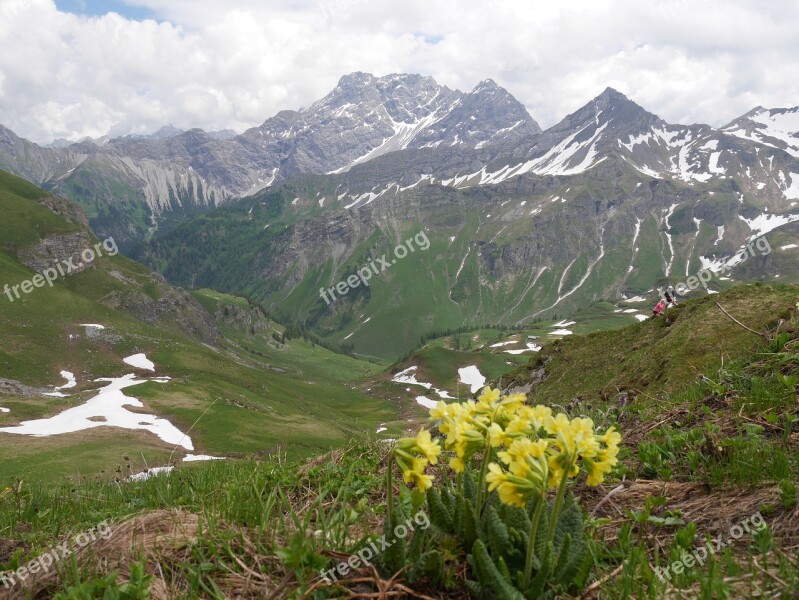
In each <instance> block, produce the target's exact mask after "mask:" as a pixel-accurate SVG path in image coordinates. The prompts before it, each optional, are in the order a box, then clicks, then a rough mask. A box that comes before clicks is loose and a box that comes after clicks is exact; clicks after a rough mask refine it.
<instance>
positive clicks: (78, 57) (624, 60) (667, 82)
mask: <svg viewBox="0 0 799 600" xmlns="http://www.w3.org/2000/svg"><path fill="white" fill-rule="evenodd" d="M126 4H128V5H130V6H135V7H139V8H142V7H143V8H146V9H148V10H149V11H150V12H151V13H152V14H154V15H155V16H156V19H154V20H144V21H138V20H134V19H130V18H126V17H124V16H122V15H120V14H116V13H108V14H105V15H100V16H85V15H76V14H71V13H68V12H64V11H61V10H59V9H58V8H57V6H56V3H54V2H53V1H52V0H0V48H2V49H3V51H2V52H0V123H2V124H3V125H5V126H7V127H10V128H11V129H13V130H14V131H16V132H17V133H19V134H20V135H22V136H24V137H27V138H29V139H33V140H34V141H37V142H49V141H51V140H52V139H54V138H61V137H64V138H69V139H78V138H80V137H83V136H87V135H88V136H92V137H97V136H101V135H104V134H106V133H109V132H110V133H112V134H115V135H121V134H127V133H150V132H152V131H155V130H156V129H158V128H159V127H160V126H162V125H165V124H167V123H172V124H174V125H175V126H177V127H180V128H183V129H188V128H191V127H202V128H204V129H207V130H215V129H225V128H232V129H235V130H237V131H242V130H243V129H245V128H247V127H251V126H254V125H258V124H260V123H261V122H263V121H264V120H265V119H266V118H268V117H270V116H272V115H274V114H275V113H276V112H277V111H279V110H283V109H296V108H299V107H302V106H308V105H309V104H311V103H312V102H314V101H315V100H317V99H318V98H320V97H321V96H323V95H324V94H326V93H327V92H328V91H329V90H330V89H332V87H333V86H334V85H335V84H336V81H337V80H338V79H339V77H340V76H341V75H343V74H346V73H350V72H352V71H367V72H372V73H375V74H377V75H384V74H388V73H392V72H415V73H422V74H425V75H432V76H433V77H435V78H436V79H437V80H438V81H439V82H440V83H442V84H445V85H448V86H449V87H451V88H459V89H464V90H466V89H471V88H472V87H474V85H476V84H477V83H478V82H479V81H480V80H482V79H485V78H489V77H490V78H492V79H495V80H496V81H497V82H498V83H499V84H501V85H503V86H505V87H506V88H507V89H508V90H509V91H510V92H511V93H512V94H514V95H515V96H516V97H517V98H518V99H519V100H520V101H522V102H523V103H524V104H525V106H526V107H527V109H528V110H529V112H530V113H531V115H532V116H533V117H534V118H535V119H536V120H538V121H539V122H540V123H541V124H542V126H544V127H546V126H549V125H553V124H554V123H555V122H557V121H558V120H559V119H561V118H562V117H563V116H564V115H565V114H567V113H569V112H571V111H573V110H575V109H577V108H578V107H579V106H581V105H582V104H584V103H585V102H587V101H588V100H590V98H592V97H593V96H595V95H597V94H598V93H599V92H601V91H602V90H603V89H604V88H605V87H606V86H608V85H610V86H613V87H616V88H617V89H619V90H620V91H621V92H623V93H625V94H627V95H628V96H629V97H631V98H632V99H633V100H635V101H636V102H638V103H639V104H641V105H642V106H644V107H645V108H647V109H648V110H650V111H652V112H655V113H657V114H658V115H660V116H661V117H663V118H665V119H667V120H669V121H672V122H682V123H690V122H704V123H709V124H712V125H721V124H724V123H726V122H728V121H730V120H732V119H733V118H735V117H737V116H739V115H740V114H742V113H744V112H746V111H748V110H749V109H751V108H752V107H754V106H756V105H758V104H761V105H764V106H771V107H774V106H795V105H797V104H799V78H796V77H793V76H791V73H796V72H799V36H797V35H796V33H795V32H796V31H797V29H798V27H797V26H798V25H799V4H798V3H792V2H788V3H782V2H780V3H758V2H755V1H754V0H724V1H722V0H707V1H705V2H701V3H700V2H693V1H688V0H672V1H663V2H640V1H639V0H608V1H605V2H589V1H586V0H561V1H557V2H552V1H541V2H529V0H504V1H503V2H484V1H482V0H405V1H404V2H403V3H399V4H398V3H396V2H392V1H389V0H369V1H366V0H293V1H291V0H274V1H270V2H268V3H267V2H262V1H260V0H258V1H256V0H239V1H237V2H235V3H229V2H222V1H211V0H126ZM122 12H124V11H122Z"/></svg>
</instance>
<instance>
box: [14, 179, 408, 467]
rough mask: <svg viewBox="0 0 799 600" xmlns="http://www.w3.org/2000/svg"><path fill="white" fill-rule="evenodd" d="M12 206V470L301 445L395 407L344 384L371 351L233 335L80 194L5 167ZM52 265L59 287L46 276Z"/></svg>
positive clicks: (342, 433) (366, 427) (365, 370)
mask: <svg viewBox="0 0 799 600" xmlns="http://www.w3.org/2000/svg"><path fill="white" fill-rule="evenodd" d="M0 212H2V214H3V226H2V227H0V282H2V283H0V285H7V286H8V287H5V288H3V289H2V295H0V407H2V408H3V410H0V454H2V456H3V457H4V458H3V461H2V464H1V465H0V476H11V475H16V476H23V477H25V478H26V479H30V478H33V479H48V480H60V479H63V478H64V477H80V476H86V475H88V476H94V475H97V474H99V473H100V471H101V470H107V471H108V472H111V471H112V470H113V469H114V468H115V467H116V466H117V465H122V464H123V463H122V460H121V459H122V457H123V455H124V456H127V457H128V459H129V460H127V461H126V464H125V466H124V467H122V466H120V470H119V471H117V473H118V474H119V477H122V478H124V477H125V476H126V475H129V474H130V473H131V472H135V471H138V470H142V469H145V468H146V467H147V465H150V466H154V465H159V466H161V465H166V464H167V463H168V461H170V460H175V461H180V460H182V459H183V457H184V456H186V455H187V454H197V455H199V454H206V453H207V454H213V455H217V456H239V455H245V454H253V453H258V452H273V451H276V449H277V448H278V447H279V446H281V445H282V446H283V451H284V452H285V451H286V450H288V451H289V453H291V454H304V453H308V452H312V451H314V450H318V449H324V448H329V447H330V446H332V445H334V444H336V443H341V442H343V441H344V440H346V439H347V438H348V437H349V436H351V435H353V434H359V435H360V434H363V433H364V432H370V433H371V432H374V431H375V429H376V427H377V425H378V424H379V423H381V422H385V421H390V420H391V419H392V418H393V415H394V411H393V410H392V409H391V407H390V405H389V404H388V403H385V402H382V401H375V400H371V399H370V398H368V397H366V396H364V395H363V394H361V393H359V392H357V391H353V390H352V389H351V388H350V386H349V385H347V384H346V383H344V382H343V381H344V379H345V377H342V376H341V373H348V374H349V375H350V376H351V377H352V378H358V377H359V376H361V375H363V374H369V373H372V372H373V371H374V366H373V365H368V364H365V363H364V364H362V363H360V362H358V361H355V360H354V359H352V358H349V357H344V356H341V355H338V354H334V353H332V352H330V351H328V350H325V349H324V348H320V347H318V346H312V344H311V343H306V342H303V341H301V340H284V343H281V344H280V345H279V348H277V347H275V345H274V344H275V340H274V339H273V336H272V334H273V333H274V332H275V331H274V330H273V329H266V328H261V327H260V326H259V328H255V327H253V328H252V329H248V330H247V331H243V332H241V333H240V334H237V337H236V339H235V340H229V339H227V338H225V337H223V336H222V335H221V334H220V332H219V329H218V327H217V322H216V320H215V319H214V318H213V317H212V315H211V314H209V312H208V311H206V309H205V308H203V306H202V305H201V304H200V303H199V302H198V301H197V300H196V299H195V298H194V297H192V296H190V295H189V294H188V293H186V292H184V291H182V290H178V289H176V288H173V287H171V286H170V285H168V284H167V283H166V282H165V281H164V280H163V278H162V277H161V276H159V275H157V274H154V273H152V272H151V271H150V270H149V269H147V268H146V267H144V266H142V265H140V264H137V263H135V262H133V261H131V260H129V259H127V258H125V257H123V256H122V255H120V254H117V253H116V252H115V251H114V244H113V240H107V239H106V240H103V241H102V242H101V241H99V240H97V238H95V237H94V235H93V234H92V233H91V232H90V231H89V230H88V229H87V228H86V225H85V216H84V215H83V214H82V212H81V211H80V210H79V209H78V208H76V207H75V206H73V205H71V204H70V203H69V202H67V201H65V200H63V199H61V198H58V197H55V196H50V195H49V194H47V193H46V192H44V191H43V190H41V189H38V188H36V187H35V186H33V185H31V184H29V183H28V182H25V181H23V180H20V179H18V178H16V177H14V176H12V175H9V174H8V173H5V172H0ZM89 251H92V252H94V253H96V254H97V255H96V256H95V257H94V258H93V260H91V261H89V260H88V258H87V257H88V256H89V254H88V252H89ZM84 261H86V262H84ZM68 264H71V265H73V266H74V267H75V268H72V267H68V266H67V265H68ZM56 265H61V266H62V267H63V274H61V273H60V272H58V269H57V268H56ZM50 268H52V269H53V271H52V272H50V275H51V276H52V277H51V278H50V280H51V281H52V282H53V285H52V286H49V285H48V284H47V282H46V281H44V280H43V277H40V276H39V275H37V274H36V273H37V272H42V273H45V274H46V273H47V271H46V270H47V269H50ZM219 322H220V324H221V325H222V326H223V327H224V328H225V330H226V331H227V330H228V327H229V326H228V324H227V321H226V320H225V318H224V316H223V315H221V316H220V319H219ZM263 322H264V323H267V324H268V326H269V327H270V328H275V327H278V326H277V325H275V324H273V323H270V322H269V321H268V320H266V319H263ZM281 329H282V328H281ZM281 333H282V332H281ZM270 340H271V342H272V345H270V343H269V342H270ZM248 348H249V349H252V348H258V349H259V350H258V352H257V353H255V352H252V351H250V350H249V349H248ZM141 355H144V356H141ZM291 356H295V357H301V358H302V361H292V360H291V358H290V357H291ZM150 361H151V363H152V364H151V363H150ZM286 363H291V364H294V366H293V367H288V366H287V365H286ZM278 365H280V366H278ZM299 365H301V366H299ZM321 387H323V388H324V394H320V391H319V390H320V388H321ZM123 390H124V392H123ZM123 393H124V395H125V396H126V397H127V398H126V397H125V396H123V395H122V394H123ZM127 407H132V409H129V408H127ZM102 423H108V426H103V425H102ZM112 424H113V425H114V426H113V427H112V426H111V425H112ZM32 435H33V436H34V437H31V436H32ZM128 466H129V467H130V469H129V470H128Z"/></svg>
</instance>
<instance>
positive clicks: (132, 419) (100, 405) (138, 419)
mask: <svg viewBox="0 0 799 600" xmlns="http://www.w3.org/2000/svg"><path fill="white" fill-rule="evenodd" d="M95 381H103V382H108V385H106V386H105V387H103V388H101V389H100V390H99V393H98V394H97V395H96V396H95V397H94V398H92V399H90V400H89V401H88V402H86V403H85V404H82V405H81V406H76V407H74V408H69V409H67V410H65V411H64V412H62V413H60V414H58V415H56V416H54V417H50V418H49V419H35V420H33V421H23V422H22V423H20V424H19V425H17V426H16V427H3V428H0V432H2V433H14V434H19V435H31V436H34V437H48V436H51V435H61V434H64V433H74V432H77V431H84V430H86V429H93V428H95V427H119V428H121V429H143V430H145V431H149V432H151V433H154V434H155V435H157V436H158V437H159V438H160V439H161V440H162V441H164V442H166V443H167V444H172V445H176V446H182V447H183V448H185V449H186V450H194V446H193V445H192V442H191V438H189V437H188V436H187V435H185V434H184V433H183V432H182V431H180V430H179V429H178V428H177V427H175V426H174V425H172V423H170V422H169V421H168V420H166V419H162V418H160V417H156V416H155V415H148V414H143V413H135V412H132V411H130V410H128V409H126V408H125V406H133V407H136V408H143V407H144V405H143V404H142V403H141V402H140V401H139V400H137V399H136V398H132V397H130V396H126V395H125V394H124V393H123V392H122V390H124V389H125V388H128V387H131V386H134V385H139V384H140V383H145V382H146V381H147V380H146V379H135V376H134V375H133V374H128V375H124V376H122V377H115V378H102V379H96V380H95Z"/></svg>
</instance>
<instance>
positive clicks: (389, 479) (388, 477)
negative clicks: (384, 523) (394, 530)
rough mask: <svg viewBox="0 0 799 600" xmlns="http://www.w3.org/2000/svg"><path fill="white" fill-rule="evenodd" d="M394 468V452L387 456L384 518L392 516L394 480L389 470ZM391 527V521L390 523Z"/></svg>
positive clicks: (391, 517)
mask: <svg viewBox="0 0 799 600" xmlns="http://www.w3.org/2000/svg"><path fill="white" fill-rule="evenodd" d="M393 470H394V454H393V453H392V454H390V455H389V458H388V468H387V469H386V496H387V497H388V514H387V515H386V518H387V519H389V521H390V520H391V519H393V518H394V481H393V478H392V477H391V471H393ZM391 526H392V527H393V526H394V525H393V523H392V524H391Z"/></svg>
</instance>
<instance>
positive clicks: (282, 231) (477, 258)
mask: <svg viewBox="0 0 799 600" xmlns="http://www.w3.org/2000/svg"><path fill="white" fill-rule="evenodd" d="M797 115H799V109H796V108H794V109H770V110H769V109H764V108H757V109H754V110H753V111H751V112H750V113H747V114H746V115H744V116H742V117H740V118H739V119H736V120H735V121H733V122H732V123H730V124H729V125H727V126H725V127H722V128H719V129H716V128H713V127H710V126H707V125H672V124H669V123H666V122H665V121H663V120H662V119H660V118H659V117H657V116H656V115H653V114H651V113H649V112H647V111H646V110H645V109H643V108H641V107H640V106H638V105H637V104H635V103H634V102H632V101H631V100H629V99H628V98H626V97H625V96H624V95H622V94H620V93H619V92H617V91H615V90H613V89H610V88H609V89H607V90H605V91H604V92H603V93H601V94H600V95H599V96H597V97H596V98H594V99H593V100H591V101H589V102H588V103H586V104H585V106H583V107H582V108H580V109H579V110H577V111H575V112H574V113H572V114H570V115H568V116H566V117H565V118H564V119H563V120H562V121H561V122H560V123H558V124H556V125H555V126H553V127H551V128H549V129H547V130H546V131H541V130H540V128H539V127H538V126H537V124H536V123H535V121H534V120H533V119H532V118H531V117H530V116H529V115H528V114H527V112H526V110H525V109H524V107H523V106H522V105H521V104H519V103H518V102H517V101H516V100H515V99H514V98H513V97H512V96H511V95H510V94H509V93H508V92H507V91H505V90H503V89H502V88H500V87H499V86H497V85H496V84H495V83H493V82H492V81H490V80H489V81H485V82H483V83H481V84H480V85H478V86H477V87H476V88H475V89H474V90H472V91H471V92H469V93H462V92H458V91H452V90H449V89H447V88H446V87H442V86H439V85H438V84H437V83H436V82H435V81H434V80H433V79H431V78H429V77H421V76H417V75H392V76H387V77H382V78H377V77H374V76H371V75H368V74H363V73H355V74H352V75H348V76H346V77H343V78H342V79H341V81H340V82H339V84H338V86H337V87H336V88H335V89H334V90H333V91H332V92H331V93H330V94H328V95H327V96H326V97H325V98H323V99H321V100H319V101H318V102H316V103H314V104H313V105H312V106H310V107H309V108H307V109H302V110H299V111H284V112H282V113H280V114H278V115H276V116H275V117H272V118H270V119H268V120H267V121H266V122H265V123H264V124H263V125H261V126H260V127H256V128H253V129H251V130H249V131H247V132H245V133H243V134H242V135H239V136H236V137H235V138H233V139H230V140H225V139H214V138H212V137H211V136H209V135H208V134H206V133H204V132H202V131H200V130H190V131H187V132H174V131H169V132H168V135H165V136H156V137H154V138H147V139H134V138H130V137H128V138H122V139H116V140H110V141H107V142H106V143H104V144H97V143H91V142H83V143H81V144H74V145H71V146H68V147H66V148H62V149H49V148H48V149H43V148H39V147H38V146H35V145H34V144H31V143H29V142H26V141H24V140H20V139H19V138H16V136H14V135H13V134H12V133H10V132H8V131H7V130H5V131H2V132H0V164H2V165H4V166H6V168H9V169H11V170H14V171H16V172H21V173H23V174H24V175H25V176H26V177H29V178H31V179H34V180H36V181H43V182H47V185H48V186H49V187H51V188H55V189H57V190H60V191H61V192H62V193H63V194H64V195H66V196H68V197H70V198H72V199H74V200H76V201H78V202H79V203H81V204H82V205H83V206H84V207H85V208H86V209H87V212H88V213H89V217H90V219H91V221H92V224H93V226H94V227H95V229H97V230H98V231H100V232H101V233H103V234H109V233H110V234H113V235H115V236H118V237H119V238H120V241H121V243H123V242H127V248H128V249H129V250H130V251H132V252H134V253H135V256H136V257H138V258H140V259H142V260H145V261H148V262H149V263H150V264H151V265H152V266H154V267H156V268H157V269H159V270H160V271H161V272H162V273H164V274H165V275H166V276H167V277H168V278H169V279H170V280H172V281H175V282H178V283H180V284H182V285H185V286H189V287H199V286H208V287H216V288H219V289H223V290H226V291H230V292H236V293H247V294H249V295H251V296H254V297H257V298H259V299H262V300H264V301H265V302H266V303H267V304H268V305H269V308H270V310H273V311H275V313H277V314H281V315H283V316H284V317H286V318H289V319H292V320H295V321H297V322H299V323H302V324H304V326H305V327H307V328H308V329H310V330H312V331H313V332H314V333H316V334H317V335H319V336H321V337H322V338H323V339H326V340H328V341H330V342H331V343H342V342H344V341H345V340H346V342H347V343H353V344H355V347H356V350H357V351H360V352H363V353H364V354H372V355H378V356H394V355H396V354H397V353H401V352H403V351H405V350H407V349H408V348H411V347H413V346H414V345H415V344H416V343H417V341H418V339H419V336H420V335H422V334H425V333H427V332H429V331H431V330H442V329H447V328H457V327H460V326H463V325H464V324H467V325H476V324H483V323H497V324H512V323H520V322H522V323H525V322H530V321H531V320H536V319H540V318H545V317H547V318H548V317H552V316H554V315H558V316H561V317H562V316H565V315H567V314H570V313H571V312H572V311H574V310H576V309H579V308H581V307H585V306H586V305H588V304H590V303H592V302H596V301H598V300H606V299H607V300H611V301H613V300H615V299H617V298H619V297H621V296H622V295H623V294H626V295H628V296H629V295H639V294H641V295H646V294H647V293H649V294H650V295H649V296H648V297H647V298H648V299H649V298H651V297H652V295H653V294H654V291H653V290H654V288H655V287H656V286H658V285H664V284H667V283H671V284H676V283H679V282H680V281H681V280H684V279H686V278H687V277H689V276H690V275H693V274H694V273H696V272H697V271H698V270H700V269H703V268H708V269H711V270H712V271H713V272H714V273H715V275H714V277H713V281H712V284H711V285H709V288H710V289H711V290H716V289H721V288H723V287H725V286H727V285H730V284H731V283H733V282H734V281H736V280H741V279H743V280H761V279H769V278H777V277H780V278H781V279H780V281H785V280H789V281H791V280H795V279H797V268H796V266H797V261H796V259H795V258H794V248H796V247H797V246H796V245H794V244H793V242H794V241H799V240H796V239H795V238H796V234H795V227H797V226H796V225H792V223H793V222H794V221H796V220H799V209H797V208H796V204H797V202H799V134H797V131H799V122H798V121H799V118H798V117H797ZM246 194H250V196H249V197H246V198H244V199H239V197H240V196H242V195H246ZM214 207H217V208H214ZM154 226H157V228H158V229H159V230H158V231H155V232H153V231H152V228H153V227H154ZM421 232H424V234H425V235H426V236H427V238H428V239H429V241H430V245H429V248H428V249H425V250H417V251H414V252H412V253H410V254H409V256H407V257H405V258H402V259H398V260H396V262H395V263H390V261H389V264H391V267H390V268H387V269H385V270H384V271H383V272H380V273H378V274H376V275H375V276H374V277H373V279H372V280H371V281H370V282H369V283H368V285H360V286H358V287H349V286H348V288H347V292H346V293H341V294H339V295H338V296H337V298H336V300H335V301H334V302H332V303H329V304H328V303H327V302H326V301H324V300H323V299H322V298H321V297H320V294H319V290H320V288H324V289H328V288H330V286H333V285H335V284H336V283H337V282H339V281H341V280H343V279H346V278H347V277H348V276H349V275H351V274H352V273H354V272H355V271H356V270H357V269H358V268H359V267H361V266H363V265H364V264H367V263H368V262H369V261H370V260H375V259H377V258H379V257H381V256H382V255H384V254H385V255H386V256H388V257H389V258H391V253H392V252H393V251H394V248H395V246H397V244H400V243H402V242H403V241H405V240H408V239H410V238H411V237H412V236H414V235H416V234H419V233H421ZM761 234H765V235H766V236H767V239H766V240H764V242H762V243H761V246H762V248H763V250H758V251H757V252H756V254H757V255H756V256H754V255H753V252H754V251H753V250H751V248H754V246H752V243H753V242H754V240H755V239H756V238H757V237H758V236H760V235H761ZM142 240H144V241H142ZM766 241H767V242H768V244H769V246H768V248H769V251H768V252H765V249H766V246H765V245H764V244H765V243H766ZM747 245H748V246H749V248H750V251H749V254H750V257H749V259H748V260H747V261H741V260H738V259H733V256H734V255H735V253H736V252H737V251H739V250H740V249H741V248H742V247H744V248H745V247H747ZM798 256H799V255H798ZM725 267H727V268H726V269H725ZM702 292H703V293H706V292H705V291H704V289H702Z"/></svg>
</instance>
